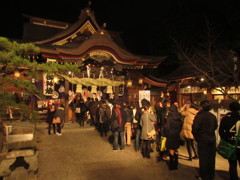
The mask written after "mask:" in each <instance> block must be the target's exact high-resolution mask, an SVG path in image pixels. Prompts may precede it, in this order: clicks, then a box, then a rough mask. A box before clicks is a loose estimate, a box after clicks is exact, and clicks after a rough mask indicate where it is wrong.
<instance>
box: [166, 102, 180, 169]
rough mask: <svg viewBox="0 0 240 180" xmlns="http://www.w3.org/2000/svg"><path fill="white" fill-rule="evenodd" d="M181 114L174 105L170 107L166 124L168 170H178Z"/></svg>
mask: <svg viewBox="0 0 240 180" xmlns="http://www.w3.org/2000/svg"><path fill="white" fill-rule="evenodd" d="M181 117H182V116H181V114H180V113H179V112H178V107H177V106H176V105H174V104H173V105H171V106H170V108H169V113H168V116H167V122H166V137H167V141H166V147H167V149H168V151H169V157H170V162H169V169H170V170H177V169H178V149H179V147H180V132H181V129H182V120H181Z"/></svg>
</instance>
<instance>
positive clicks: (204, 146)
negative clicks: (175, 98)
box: [192, 100, 218, 180]
mask: <svg viewBox="0 0 240 180" xmlns="http://www.w3.org/2000/svg"><path fill="white" fill-rule="evenodd" d="M200 106H201V108H200V112H199V113H198V114H197V115H196V116H195V118H194V121H193V125H192V134H193V136H194V138H195V140H196V142H197V145H198V154H199V168H200V176H196V178H198V179H203V180H213V179H214V178H215V157H216V135H215V130H216V129H217V127H218V124H217V118H216V116H215V115H213V114H212V113H210V112H209V111H210V109H211V104H210V102H209V101H208V100H203V101H201V103H200Z"/></svg>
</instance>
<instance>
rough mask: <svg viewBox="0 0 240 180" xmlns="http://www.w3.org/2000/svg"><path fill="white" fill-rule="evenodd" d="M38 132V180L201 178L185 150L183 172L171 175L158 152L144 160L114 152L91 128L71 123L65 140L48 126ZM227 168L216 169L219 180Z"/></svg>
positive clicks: (128, 152)
mask: <svg viewBox="0 0 240 180" xmlns="http://www.w3.org/2000/svg"><path fill="white" fill-rule="evenodd" d="M37 130H38V131H37V133H38V139H37V143H38V147H39V171H38V180H52V179H57V180H112V179H114V180H133V179H134V180H148V179H162V180H181V179H189V180H190V179H194V176H195V175H196V174H197V167H198V160H194V161H192V162H189V161H186V158H185V157H184V156H186V151H184V149H185V147H181V149H180V154H181V156H180V158H182V159H180V160H179V161H180V165H179V170H178V171H173V172H171V171H169V170H168V167H167V164H166V162H164V161H162V162H157V153H156V152H153V153H151V159H144V158H142V156H141V154H140V153H137V152H135V151H134V149H133V147H126V148H125V149H124V151H120V150H119V151H117V152H115V151H113V150H112V146H111V143H110V142H109V141H110V136H108V137H100V136H99V134H98V133H97V131H96V130H94V128H93V127H90V126H88V125H86V126H85V127H80V126H79V125H78V124H72V123H71V124H70V123H69V124H68V123H67V124H66V125H65V127H64V128H63V131H62V133H63V134H62V136H57V135H48V134H47V129H46V124H41V125H38V128H37ZM109 135H110V133H109ZM224 162H225V161H224ZM217 163H219V162H218V160H217ZM220 164H221V163H220ZM226 165H227V163H226V162H225V165H223V164H221V165H220V166H217V167H216V170H217V176H216V177H217V180H222V179H227V168H228V167H226Z"/></svg>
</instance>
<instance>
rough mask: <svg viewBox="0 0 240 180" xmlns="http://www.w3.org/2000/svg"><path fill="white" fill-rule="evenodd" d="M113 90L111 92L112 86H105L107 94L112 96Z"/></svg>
mask: <svg viewBox="0 0 240 180" xmlns="http://www.w3.org/2000/svg"><path fill="white" fill-rule="evenodd" d="M112 93H113V90H112V86H107V94H112Z"/></svg>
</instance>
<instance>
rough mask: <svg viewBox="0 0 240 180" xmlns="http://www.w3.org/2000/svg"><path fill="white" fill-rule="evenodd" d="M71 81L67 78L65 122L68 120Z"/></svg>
mask: <svg viewBox="0 0 240 180" xmlns="http://www.w3.org/2000/svg"><path fill="white" fill-rule="evenodd" d="M68 101H69V82H68V81H67V80H66V79H65V109H64V110H65V122H68V108H69V104H68Z"/></svg>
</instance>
